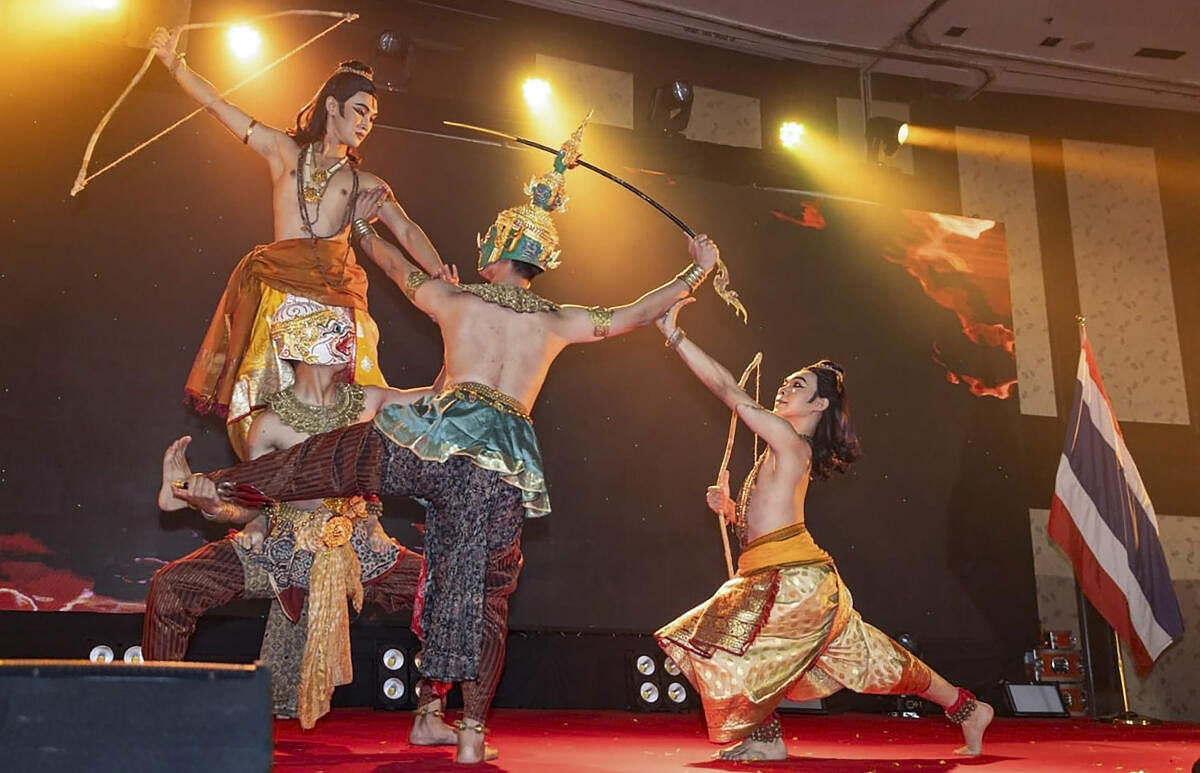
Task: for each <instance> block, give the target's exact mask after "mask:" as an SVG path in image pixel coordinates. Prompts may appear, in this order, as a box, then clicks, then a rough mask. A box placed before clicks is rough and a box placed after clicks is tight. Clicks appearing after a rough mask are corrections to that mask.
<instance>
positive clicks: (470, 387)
mask: <svg viewBox="0 0 1200 773" xmlns="http://www.w3.org/2000/svg"><path fill="white" fill-rule="evenodd" d="M451 392H458V393H459V394H464V395H468V396H470V397H472V398H474V399H476V400H478V401H480V402H483V403H487V404H488V405H490V406H491V407H493V408H495V409H497V410H500V411H504V412H505V413H511V414H513V415H514V416H517V417H519V418H521V419H524V420H525V421H528V422H531V423H532V421H533V419H531V418H530V416H529V411H528V410H526V409H525V406H523V405H521V403H520V402H519V401H517V400H516V399H514V398H512V397H509V396H508V395H506V394H504V393H503V392H501V391H500V390H499V389H495V388H493V387H490V386H488V385H487V384H479V383H477V382H474V381H463V382H462V383H459V384H451V385H449V386H447V387H445V388H444V389H443V390H442V393H441V394H440V395H438V397H442V396H444V395H447V394H449V393H451Z"/></svg>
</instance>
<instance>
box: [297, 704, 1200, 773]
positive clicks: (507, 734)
mask: <svg viewBox="0 0 1200 773" xmlns="http://www.w3.org/2000/svg"><path fill="white" fill-rule="evenodd" d="M410 721H411V718H410V715H408V714H405V713H399V712H382V711H381V712H376V711H371V710H369V709H338V710H335V711H334V712H333V713H332V714H330V715H328V716H326V717H325V718H324V719H322V720H321V722H320V723H319V724H318V725H317V727H316V728H315V729H314V730H311V731H307V732H305V731H302V730H301V729H300V726H299V724H298V723H297V722H295V721H294V720H292V721H282V720H281V721H277V722H276V723H275V767H276V770H279V771H328V772H329V773H351V772H352V771H353V772H354V773H359V772H360V771H376V772H378V773H393V772H397V773H398V772H399V771H451V770H457V771H462V770H464V766H459V765H454V764H452V762H451V760H452V751H453V750H452V749H451V748H450V747H442V748H417V747H410V746H409V745H408V742H407V740H406V739H407V735H408V728H409V723H410ZM700 722H701V720H700V717H699V715H696V714H681V715H679V714H633V713H624V712H615V711H606V712H598V711H597V712H590V711H563V712H552V711H519V710H503V711H498V712H496V714H495V716H494V717H493V718H492V730H493V734H492V736H491V739H490V740H491V741H492V743H494V744H495V745H496V746H497V747H498V748H499V749H500V759H498V760H496V761H495V762H493V763H487V764H484V765H480V766H477V767H476V768H474V769H477V770H481V771H511V772H512V773H535V772H536V773H559V772H560V771H562V772H563V773H602V772H603V773H666V772H667V771H697V770H701V771H702V770H735V771H764V772H766V771H805V773H833V772H834V771H837V772H838V773H842V771H845V772H846V773H851V772H854V771H858V772H860V773H866V771H875V773H906V772H907V771H917V770H920V771H945V770H964V771H965V770H972V771H974V770H979V771H989V773H990V772H991V771H1005V772H1006V773H1052V772H1053V773H1060V772H1061V771H1092V772H1093V773H1094V772H1095V771H1121V773H1137V771H1143V772H1144V773H1191V771H1192V765H1193V763H1195V761H1196V759H1197V758H1198V757H1200V725H1179V724H1175V725H1166V726H1163V727H1157V728H1128V727H1113V726H1111V725H1105V724H1101V723H1097V722H1091V721H1084V720H1058V719H1005V718H998V719H996V721H995V722H993V723H992V727H991V729H990V730H989V732H988V736H987V738H986V740H985V742H984V755H983V756H982V757H975V758H961V757H955V756H954V755H953V754H952V753H951V752H952V751H953V750H954V748H955V747H957V746H958V745H959V744H960V743H961V740H962V739H961V736H959V735H958V733H957V730H956V728H954V727H953V726H951V725H950V723H949V722H947V721H945V720H944V719H942V718H940V717H926V718H923V719H918V720H912V719H894V718H891V717H886V716H880V715H873V714H844V715H838V716H813V715H789V716H785V717H784V719H783V729H784V738H785V739H786V740H787V745H788V752H789V753H790V757H789V759H788V760H787V761H786V762H772V763H752V764H736V763H728V762H718V761H715V760H712V759H710V756H711V755H712V753H713V751H714V750H715V749H716V748H717V747H716V746H713V745H712V744H710V743H708V740H707V738H706V737H705V735H704V730H703V728H702V727H701V723H700Z"/></svg>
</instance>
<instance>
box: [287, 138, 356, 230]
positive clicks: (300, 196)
mask: <svg viewBox="0 0 1200 773" xmlns="http://www.w3.org/2000/svg"><path fill="white" fill-rule="evenodd" d="M316 149H317V143H315V142H314V143H311V144H309V145H307V146H305V147H304V148H302V149H301V150H300V157H299V158H298V159H297V160H296V166H297V168H298V169H299V171H298V172H297V174H296V201H297V203H298V204H299V206H300V220H301V221H302V222H303V225H302V226H301V229H302V230H303V231H304V233H306V234H308V235H309V236H310V237H312V238H313V239H328V238H330V237H332V236H334V235H336V234H338V233H340V232H341V231H342V229H344V228H345V227H346V226H347V225H349V224H350V216H351V215H352V214H353V211H354V200H355V198H357V196H358V172H356V171H355V170H354V168H353V167H351V169H350V171H351V172H352V173H353V174H354V189H353V190H352V191H351V192H350V199H349V200H348V201H347V202H346V214H345V217H343V218H342V222H341V224H340V225H338V227H337V228H336V229H334V231H333V232H332V233H329V234H326V235H325V236H318V235H317V234H316V232H315V231H313V223H316V222H319V221H320V219H321V203H322V202H323V201H324V200H325V189H326V188H328V187H329V183H330V181H331V180H333V178H334V177H335V176H336V175H337V173H338V172H340V171H341V170H342V167H344V166H345V165H346V164H347V163H348V162H349V160H350V157H349V156H342V157H341V158H339V159H338V160H337V161H335V162H334V163H333V165H332V166H330V167H329V168H328V169H322V168H321V167H319V166H317V160H316V155H317V151H316ZM313 204H315V205H316V212H315V213H314V214H313V215H312V216H311V217H310V216H309V214H308V208H309V206H310V205H313Z"/></svg>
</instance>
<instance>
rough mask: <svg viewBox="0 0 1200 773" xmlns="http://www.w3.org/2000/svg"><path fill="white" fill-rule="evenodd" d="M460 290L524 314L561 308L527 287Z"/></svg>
mask: <svg viewBox="0 0 1200 773" xmlns="http://www.w3.org/2000/svg"><path fill="white" fill-rule="evenodd" d="M458 289H459V290H462V291H463V292H468V293H471V294H472V295H474V296H477V297H479V298H482V299H483V300H485V301H487V302H488V303H494V304H496V305H498V306H503V307H504V308H506V309H512V310H513V311H519V312H522V313H532V312H538V311H558V309H559V306H558V304H557V303H554V302H553V301H548V300H546V299H545V298H543V297H542V296H540V295H538V294H537V293H535V292H534V291H533V290H530V289H529V288H527V287H521V286H519V285H493V284H470V285H459V288H458Z"/></svg>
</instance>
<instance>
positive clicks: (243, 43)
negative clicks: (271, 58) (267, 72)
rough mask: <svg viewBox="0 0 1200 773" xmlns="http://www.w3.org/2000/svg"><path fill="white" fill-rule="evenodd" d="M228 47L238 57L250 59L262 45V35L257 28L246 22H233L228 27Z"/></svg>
mask: <svg viewBox="0 0 1200 773" xmlns="http://www.w3.org/2000/svg"><path fill="white" fill-rule="evenodd" d="M227 40H228V41H229V48H230V50H231V51H233V55H234V56H236V57H237V58H238V59H251V58H253V57H255V56H257V55H258V49H259V48H261V47H262V36H261V35H259V34H258V30H256V29H254V28H253V27H251V26H248V25H246V24H235V25H233V26H232V27H230V28H229V35H228V37H227Z"/></svg>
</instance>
